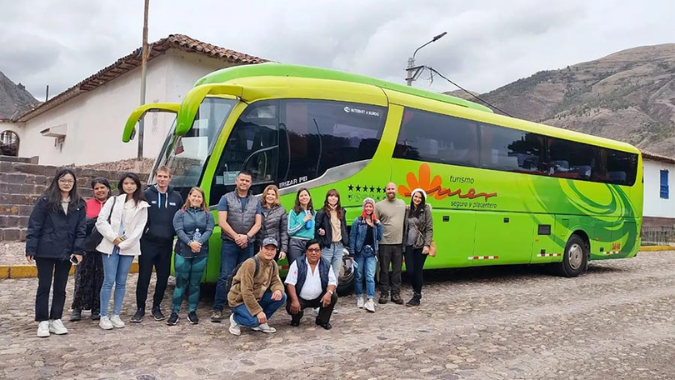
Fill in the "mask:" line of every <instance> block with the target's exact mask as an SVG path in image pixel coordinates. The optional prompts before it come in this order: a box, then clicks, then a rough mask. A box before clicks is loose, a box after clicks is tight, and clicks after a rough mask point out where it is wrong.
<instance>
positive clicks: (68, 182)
mask: <svg viewBox="0 0 675 380" xmlns="http://www.w3.org/2000/svg"><path fill="white" fill-rule="evenodd" d="M59 183H63V184H68V185H72V184H74V183H75V181H73V180H72V179H60V180H59Z"/></svg>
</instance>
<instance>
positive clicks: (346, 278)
mask: <svg viewBox="0 0 675 380" xmlns="http://www.w3.org/2000/svg"><path fill="white" fill-rule="evenodd" d="M348 261H350V259H349V252H347V253H346V254H345V255H344V256H343V258H342V266H341V267H340V274H339V276H338V286H337V294H338V295H339V296H341V297H344V296H348V295H350V294H351V293H352V291H354V266H353V265H351V264H352V263H348Z"/></svg>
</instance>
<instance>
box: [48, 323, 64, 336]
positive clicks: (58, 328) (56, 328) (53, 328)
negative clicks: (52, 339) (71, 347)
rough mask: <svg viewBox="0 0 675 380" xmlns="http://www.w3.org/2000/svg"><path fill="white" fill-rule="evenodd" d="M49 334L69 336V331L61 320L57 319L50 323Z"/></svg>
mask: <svg viewBox="0 0 675 380" xmlns="http://www.w3.org/2000/svg"><path fill="white" fill-rule="evenodd" d="M49 332H51V333H54V334H56V335H63V334H68V329H67V328H66V326H64V325H63V322H61V320H60V319H55V320H53V321H51V322H50V323H49Z"/></svg>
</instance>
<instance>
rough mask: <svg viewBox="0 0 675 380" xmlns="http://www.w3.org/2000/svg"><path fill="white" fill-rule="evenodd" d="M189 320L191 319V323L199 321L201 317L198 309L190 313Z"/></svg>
mask: <svg viewBox="0 0 675 380" xmlns="http://www.w3.org/2000/svg"><path fill="white" fill-rule="evenodd" d="M188 321H190V323H192V324H193V325H196V324H197V323H199V317H198V316H197V312H196V311H191V312H189V313H188Z"/></svg>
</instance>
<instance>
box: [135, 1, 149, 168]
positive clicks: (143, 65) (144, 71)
mask: <svg viewBox="0 0 675 380" xmlns="http://www.w3.org/2000/svg"><path fill="white" fill-rule="evenodd" d="M149 8H150V0H145V11H144V14H143V47H142V52H141V105H144V104H145V77H146V74H147V66H148V55H149V53H148V9H149ZM144 119H145V118H144V117H143V118H141V119H140V120H139V122H138V157H137V159H136V160H137V161H138V166H140V163H141V160H143V134H144V121H143V120H144ZM138 169H140V167H139V168H138Z"/></svg>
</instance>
